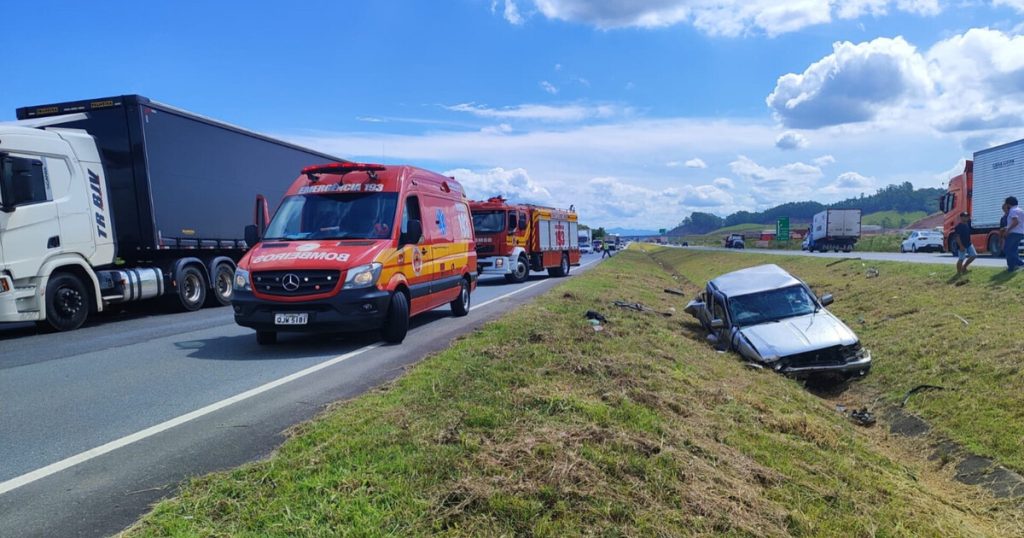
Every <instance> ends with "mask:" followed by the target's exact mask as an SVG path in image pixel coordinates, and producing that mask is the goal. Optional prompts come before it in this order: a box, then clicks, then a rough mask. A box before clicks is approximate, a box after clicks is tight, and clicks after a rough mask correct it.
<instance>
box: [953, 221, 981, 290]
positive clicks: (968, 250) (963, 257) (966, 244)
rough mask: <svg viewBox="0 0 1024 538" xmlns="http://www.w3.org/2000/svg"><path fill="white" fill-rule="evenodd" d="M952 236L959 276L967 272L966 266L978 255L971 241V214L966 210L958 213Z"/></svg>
mask: <svg viewBox="0 0 1024 538" xmlns="http://www.w3.org/2000/svg"><path fill="white" fill-rule="evenodd" d="M953 237H954V238H956V244H957V247H959V248H957V249H956V251H957V256H958V257H959V258H960V259H958V260H957V261H956V274H957V276H960V275H962V274H965V273H967V266H968V265H970V264H971V263H972V262H973V261H974V259H975V258H977V257H978V251H977V250H976V249H975V248H974V245H973V244H972V243H971V215H970V214H968V213H967V212H966V211H964V212H963V213H960V222H959V223H958V224H957V225H956V228H953Z"/></svg>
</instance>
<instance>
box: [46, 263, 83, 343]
mask: <svg viewBox="0 0 1024 538" xmlns="http://www.w3.org/2000/svg"><path fill="white" fill-rule="evenodd" d="M88 316H89V292H88V291H86V289H85V284H82V280H81V279H79V278H78V277H77V276H75V275H72V274H70V273H57V274H55V275H53V276H51V277H50V280H49V281H48V282H47V283H46V322H47V323H48V324H49V325H50V327H53V328H54V329H56V330H58V331H73V330H75V329H77V328H79V327H81V326H82V324H83V323H85V318H86V317H88Z"/></svg>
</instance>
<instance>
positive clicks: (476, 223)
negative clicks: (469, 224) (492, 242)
mask: <svg viewBox="0 0 1024 538" xmlns="http://www.w3.org/2000/svg"><path fill="white" fill-rule="evenodd" d="M504 229H505V212H504V211H485V212H482V213H477V212H475V211H474V212H473V230H474V231H475V232H476V233H478V234H493V233H497V232H500V231H502V230H504Z"/></svg>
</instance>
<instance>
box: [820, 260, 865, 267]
mask: <svg viewBox="0 0 1024 538" xmlns="http://www.w3.org/2000/svg"><path fill="white" fill-rule="evenodd" d="M859 259H860V258H842V259H839V260H836V261H834V262H832V263H828V264H826V265H825V267H832V266H833V265H839V264H841V263H843V262H851V261H856V260H859Z"/></svg>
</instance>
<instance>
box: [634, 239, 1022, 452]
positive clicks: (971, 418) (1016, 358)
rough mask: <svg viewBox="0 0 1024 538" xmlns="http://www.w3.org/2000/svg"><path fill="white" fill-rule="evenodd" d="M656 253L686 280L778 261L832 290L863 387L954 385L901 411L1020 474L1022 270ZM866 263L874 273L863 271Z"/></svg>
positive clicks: (888, 393) (893, 392)
mask: <svg viewBox="0 0 1024 538" xmlns="http://www.w3.org/2000/svg"><path fill="white" fill-rule="evenodd" d="M654 256H655V257H656V258H657V259H659V260H660V261H661V262H662V263H664V264H667V265H668V266H670V267H672V268H674V270H676V271H678V272H679V273H680V274H682V275H684V276H685V277H686V278H687V279H690V280H691V281H693V282H704V281H706V280H707V279H709V278H711V277H713V276H715V275H717V274H721V273H723V272H727V271H729V270H733V269H739V268H742V267H748V266H751V265H755V264H758V263H776V264H778V265H780V266H782V267H784V268H785V269H787V270H789V271H790V272H792V273H793V274H796V275H798V276H799V277H800V278H802V279H803V280H805V281H806V282H808V284H810V285H811V286H812V287H813V288H814V289H815V290H817V291H819V292H820V293H824V292H831V293H833V294H834V295H835V298H836V303H835V305H834V306H833V307H831V308H830V309H831V310H832V311H833V312H835V313H836V314H837V315H839V316H840V317H841V318H843V319H844V320H846V321H847V323H848V324H849V325H850V326H851V327H852V328H853V329H854V330H855V331H856V332H857V333H858V335H859V336H860V337H861V339H862V341H863V343H864V344H865V346H866V347H868V348H870V349H871V350H872V352H873V354H874V359H875V360H874V366H873V369H872V373H871V375H870V376H868V378H867V379H866V380H865V381H864V385H865V386H866V388H870V389H874V390H877V391H879V392H880V393H881V394H883V395H884V396H885V397H886V399H887V400H888V401H889V402H890V403H898V401H899V400H900V399H902V397H903V395H904V393H905V392H906V391H907V390H909V389H910V388H912V387H914V386H916V385H919V384H925V383H927V384H932V385H940V386H944V387H949V388H951V389H955V390H949V391H939V392H930V393H927V395H917V396H915V397H914V398H913V399H912V400H911V402H910V403H909V404H908V408H909V409H910V410H912V411H914V412H918V413H920V414H921V415H922V416H924V417H925V418H926V419H927V420H928V421H929V422H930V423H931V424H932V425H933V426H935V427H936V428H937V429H938V430H939V431H940V432H941V433H943V434H945V435H947V436H949V437H950V438H952V439H954V440H955V441H957V442H959V443H961V444H963V445H965V446H966V447H968V448H969V449H970V450H971V451H973V452H975V453H977V454H981V455H984V456H989V457H993V458H995V459H997V460H998V461H1000V462H1002V463H1004V464H1005V465H1007V466H1009V467H1011V468H1013V469H1015V470H1017V471H1018V472H1024V364H1022V361H1021V359H1022V358H1024V340H1022V339H1021V337H1020V328H1019V326H1020V323H1021V320H1022V319H1024V301H1022V300H1021V292H1022V291H1024V277H1021V276H1011V275H1009V274H1007V273H1006V272H1005V271H1000V270H998V269H994V268H993V269H989V268H975V269H972V270H971V273H970V275H969V276H968V277H966V278H963V279H957V278H954V275H953V273H954V272H955V270H954V269H953V267H952V266H938V265H919V264H900V263H886V262H873V261H866V262H865V261H860V260H853V261H846V262H840V263H838V264H834V265H832V266H831V267H830V266H829V264H830V263H834V260H822V259H815V258H806V257H797V256H793V257H780V256H777V255H771V256H769V255H757V254H732V253H693V252H686V251H685V250H683V249H674V250H663V251H660V252H658V253H656V254H654ZM853 256H856V253H854V254H853ZM869 267H874V268H877V269H878V271H879V273H880V275H879V276H878V277H877V278H868V277H867V269H868V268H869ZM960 318H963V319H964V320H966V322H967V323H966V324H965V323H964V322H963V321H961V319H960Z"/></svg>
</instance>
